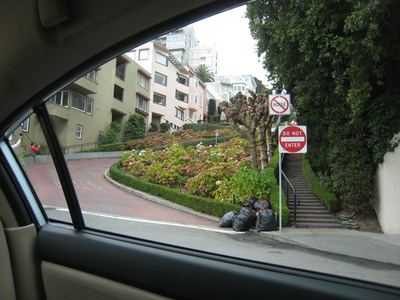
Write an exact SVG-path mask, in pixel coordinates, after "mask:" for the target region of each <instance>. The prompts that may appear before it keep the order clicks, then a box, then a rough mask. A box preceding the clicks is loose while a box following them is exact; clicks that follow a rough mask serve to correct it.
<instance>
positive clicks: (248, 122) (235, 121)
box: [219, 92, 258, 169]
mask: <svg viewBox="0 0 400 300" xmlns="http://www.w3.org/2000/svg"><path fill="white" fill-rule="evenodd" d="M250 101H254V98H250V97H249V98H247V97H246V96H245V95H243V94H242V93H241V92H239V93H237V94H236V96H235V97H234V98H232V99H231V102H232V103H228V102H227V101H222V102H221V103H220V105H219V108H220V109H221V111H222V112H224V113H225V115H226V117H227V119H228V120H231V121H232V126H233V127H234V128H235V129H236V130H237V131H239V132H240V133H241V134H243V136H244V137H245V138H246V139H247V140H248V141H249V144H250V155H251V166H252V168H253V169H257V168H258V163H257V142H256V130H257V125H258V124H257V123H256V122H253V119H254V115H255V112H254V105H252V103H250Z"/></svg>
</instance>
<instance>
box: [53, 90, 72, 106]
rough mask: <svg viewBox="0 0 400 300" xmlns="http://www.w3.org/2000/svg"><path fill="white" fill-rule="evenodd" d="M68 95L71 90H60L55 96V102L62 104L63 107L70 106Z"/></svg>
mask: <svg viewBox="0 0 400 300" xmlns="http://www.w3.org/2000/svg"><path fill="white" fill-rule="evenodd" d="M68 96H69V91H61V92H58V93H57V94H56V95H55V96H54V103H55V104H58V105H61V106H63V107H68Z"/></svg>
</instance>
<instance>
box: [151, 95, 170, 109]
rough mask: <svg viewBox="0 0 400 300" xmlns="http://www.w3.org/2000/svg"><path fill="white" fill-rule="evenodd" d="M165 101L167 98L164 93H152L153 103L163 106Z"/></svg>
mask: <svg viewBox="0 0 400 300" xmlns="http://www.w3.org/2000/svg"><path fill="white" fill-rule="evenodd" d="M166 102H167V98H166V97H165V96H164V95H161V94H156V93H154V95H153V103H155V104H158V105H162V106H165V105H166Z"/></svg>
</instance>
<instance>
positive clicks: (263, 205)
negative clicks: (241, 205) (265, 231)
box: [253, 199, 271, 210]
mask: <svg viewBox="0 0 400 300" xmlns="http://www.w3.org/2000/svg"><path fill="white" fill-rule="evenodd" d="M253 208H254V209H255V210H261V209H271V202H269V201H268V200H265V199H260V200H257V201H256V202H255V203H254V205H253Z"/></svg>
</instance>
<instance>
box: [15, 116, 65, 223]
mask: <svg viewBox="0 0 400 300" xmlns="http://www.w3.org/2000/svg"><path fill="white" fill-rule="evenodd" d="M26 124H29V126H27V125H26ZM9 142H10V144H11V147H12V150H13V151H14V152H15V154H16V156H17V158H18V160H19V163H20V165H21V166H22V170H23V171H24V172H25V174H26V176H27V178H28V179H29V181H30V183H31V185H32V187H33V189H34V190H35V192H36V195H37V197H38V198H39V201H40V202H41V204H42V205H43V207H44V209H45V211H46V213H47V215H48V217H49V218H50V219H52V218H54V219H56V220H59V221H63V222H68V223H72V222H71V217H70V214H69V210H68V206H67V203H66V201H65V197H64V193H63V190H62V187H61V183H60V180H59V179H58V175H57V171H56V169H55V166H54V163H53V159H52V157H51V155H50V152H49V149H48V147H47V142H46V140H45V138H44V135H43V130H42V128H41V126H40V124H39V121H38V118H37V116H36V114H32V115H31V116H29V117H28V118H27V119H26V120H25V121H24V123H23V124H22V125H21V126H20V127H18V128H17V129H16V130H15V132H14V133H13V134H12V136H10V139H9Z"/></svg>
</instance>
